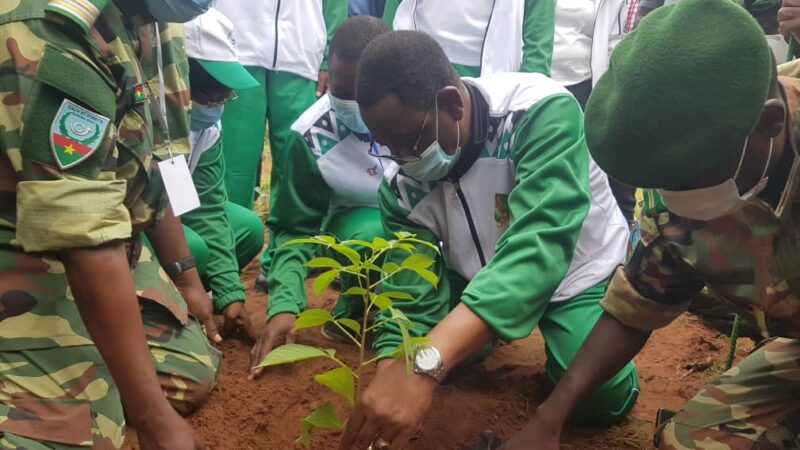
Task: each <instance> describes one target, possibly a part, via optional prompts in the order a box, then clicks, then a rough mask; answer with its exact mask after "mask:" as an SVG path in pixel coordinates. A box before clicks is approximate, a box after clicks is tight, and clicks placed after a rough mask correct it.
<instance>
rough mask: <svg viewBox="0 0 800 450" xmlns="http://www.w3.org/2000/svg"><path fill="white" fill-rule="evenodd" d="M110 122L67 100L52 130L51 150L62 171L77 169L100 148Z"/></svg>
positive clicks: (54, 121) (60, 109)
mask: <svg viewBox="0 0 800 450" xmlns="http://www.w3.org/2000/svg"><path fill="white" fill-rule="evenodd" d="M108 124H109V120H108V118H106V117H103V116H101V115H100V114H97V113H94V112H92V111H89V110H88V109H86V108H83V107H80V106H78V105H76V104H75V103H73V102H71V101H69V100H64V102H63V103H61V108H59V109H58V113H57V114H56V117H55V119H53V125H52V126H51V128H50V146H51V147H52V149H53V156H55V159H56V163H57V164H58V166H59V167H61V168H62V169H68V168H70V167H74V166H76V165H78V164H80V163H82V162H83V161H85V160H86V159H87V158H89V156H91V155H92V153H94V152H95V151H96V150H97V149H98V148H99V147H100V143H101V142H102V141H103V138H104V137H105V135H106V130H107V129H108Z"/></svg>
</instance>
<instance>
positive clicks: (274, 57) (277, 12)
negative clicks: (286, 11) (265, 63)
mask: <svg viewBox="0 0 800 450" xmlns="http://www.w3.org/2000/svg"><path fill="white" fill-rule="evenodd" d="M280 13H281V0H278V7H277V8H275V50H274V52H273V53H272V69H273V70H275V66H276V65H277V64H278V16H279V15H280Z"/></svg>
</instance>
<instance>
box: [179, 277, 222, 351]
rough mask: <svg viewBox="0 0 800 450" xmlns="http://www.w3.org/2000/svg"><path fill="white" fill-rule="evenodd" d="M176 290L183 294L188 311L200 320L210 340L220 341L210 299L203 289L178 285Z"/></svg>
mask: <svg viewBox="0 0 800 450" xmlns="http://www.w3.org/2000/svg"><path fill="white" fill-rule="evenodd" d="M176 284H177V283H176ZM178 291H179V292H180V293H181V295H182V296H183V299H184V300H186V305H187V306H188V307H189V312H190V313H192V315H193V316H195V317H197V320H199V321H200V324H201V325H202V326H203V328H204V329H205V331H206V336H208V338H209V339H210V340H211V342H213V343H215V344H219V343H220V342H222V336H220V335H219V331H217V322H215V321H214V308H213V306H212V305H211V299H210V298H208V294H206V292H205V291H204V290H203V289H198V288H183V287H181V286H178Z"/></svg>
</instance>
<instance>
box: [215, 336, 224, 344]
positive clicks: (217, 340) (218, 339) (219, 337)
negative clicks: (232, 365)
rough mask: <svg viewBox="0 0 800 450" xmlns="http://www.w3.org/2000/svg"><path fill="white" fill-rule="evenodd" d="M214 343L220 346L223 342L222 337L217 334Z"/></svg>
mask: <svg viewBox="0 0 800 450" xmlns="http://www.w3.org/2000/svg"><path fill="white" fill-rule="evenodd" d="M214 342H216V343H217V344H219V343H220V342H222V336H220V335H218V334H215V335H214Z"/></svg>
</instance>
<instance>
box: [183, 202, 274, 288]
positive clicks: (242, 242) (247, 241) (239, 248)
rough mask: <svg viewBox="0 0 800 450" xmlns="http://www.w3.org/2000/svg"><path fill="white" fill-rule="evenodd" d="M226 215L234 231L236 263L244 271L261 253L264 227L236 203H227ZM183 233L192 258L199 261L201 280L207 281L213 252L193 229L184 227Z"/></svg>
mask: <svg viewBox="0 0 800 450" xmlns="http://www.w3.org/2000/svg"><path fill="white" fill-rule="evenodd" d="M225 213H226V214H227V215H228V222H230V224H231V228H232V229H233V236H234V239H235V244H236V248H235V252H236V261H237V262H238V263H239V270H242V269H244V266H246V265H247V264H249V263H250V261H252V260H253V258H255V257H256V255H258V252H260V251H261V247H262V246H263V244H264V236H263V233H264V226H263V225H262V224H261V220H260V219H259V218H258V216H256V215H255V214H253V212H252V211H250V210H248V209H245V208H244V207H242V206H239V205H237V204H235V203H231V202H227V203H225ZM183 233H184V234H185V235H186V243H187V244H188V245H189V251H191V252H192V256H194V259H195V260H196V261H197V271H198V272H199V273H200V278H202V279H203V280H205V279H206V275H207V273H206V269H207V267H208V259H209V257H210V256H209V255H210V253H211V252H210V251H209V249H208V246H207V245H206V242H205V241H204V240H203V238H201V237H200V235H198V234H197V233H195V232H194V231H193V230H192V229H191V228H189V227H187V226H186V225H184V226H183Z"/></svg>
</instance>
